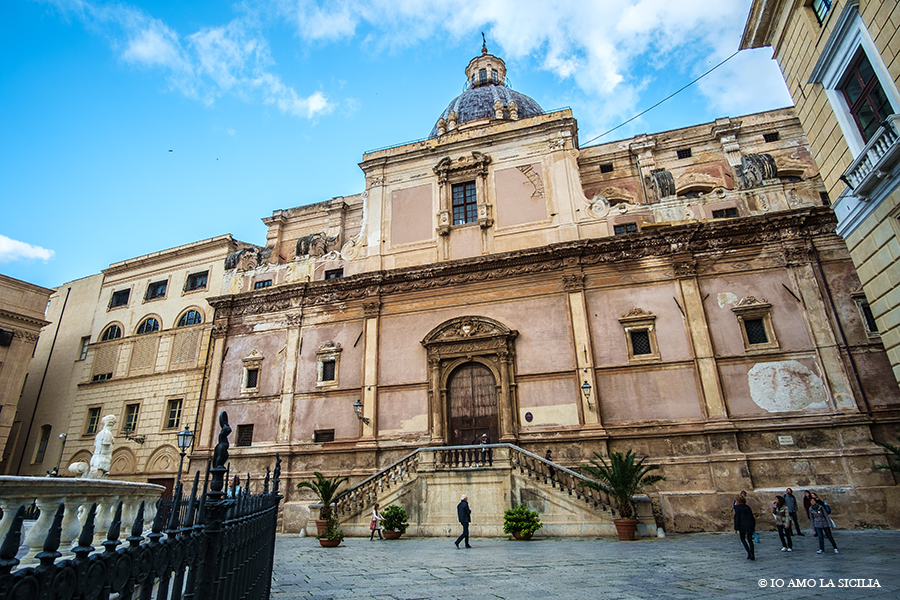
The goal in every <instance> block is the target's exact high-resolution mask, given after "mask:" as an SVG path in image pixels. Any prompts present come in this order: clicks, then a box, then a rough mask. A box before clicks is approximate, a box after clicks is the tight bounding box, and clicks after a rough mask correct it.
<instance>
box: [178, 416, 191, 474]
mask: <svg viewBox="0 0 900 600" xmlns="http://www.w3.org/2000/svg"><path fill="white" fill-rule="evenodd" d="M193 443H194V432H193V431H191V429H190V427H188V426H187V425H185V426H184V429H183V430H182V431H179V432H178V447H179V448H181V462H179V463H178V481H181V467H183V466H184V454H185V453H186V452H187V449H188V448H190V447H191V444H193Z"/></svg>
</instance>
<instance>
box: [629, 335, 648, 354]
mask: <svg viewBox="0 0 900 600" xmlns="http://www.w3.org/2000/svg"><path fill="white" fill-rule="evenodd" d="M630 333H631V350H632V353H633V354H634V355H635V356H638V355H639V354H653V349H652V348H651V347H650V332H649V331H647V330H646V329H636V330H632V331H631V332H630Z"/></svg>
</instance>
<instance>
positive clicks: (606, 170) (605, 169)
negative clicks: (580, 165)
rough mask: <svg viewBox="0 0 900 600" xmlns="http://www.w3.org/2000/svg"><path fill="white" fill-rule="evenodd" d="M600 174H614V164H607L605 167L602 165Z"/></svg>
mask: <svg viewBox="0 0 900 600" xmlns="http://www.w3.org/2000/svg"><path fill="white" fill-rule="evenodd" d="M600 172H601V173H612V172H613V166H612V163H606V164H605V165H600Z"/></svg>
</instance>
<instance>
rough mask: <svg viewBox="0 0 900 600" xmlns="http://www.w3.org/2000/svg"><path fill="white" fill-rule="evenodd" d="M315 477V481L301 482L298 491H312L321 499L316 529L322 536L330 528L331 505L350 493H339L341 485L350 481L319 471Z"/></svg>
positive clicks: (346, 491)
mask: <svg viewBox="0 0 900 600" xmlns="http://www.w3.org/2000/svg"><path fill="white" fill-rule="evenodd" d="M313 475H314V476H315V480H313V481H301V482H300V483H298V484H297V489H298V490H299V489H301V488H307V489H310V490H312V491H313V492H315V494H316V496H318V497H319V502H321V504H322V508H320V509H319V518H318V519H316V528H317V533H318V534H319V535H320V536H321V535H322V534H323V533H325V531H326V530H327V529H328V527H329V520H330V519H331V514H332V509H331V505H332V504H334V503H335V502H337V501H338V500H340V499H341V498H343V497H344V496H345V495H346V494H348V493H349V492H350V490H349V489H347V490H341V491H340V492H339V491H338V488H339V487H341V484H343V483H346V482H348V481H349V480H350V479H349V478H348V477H333V478H328V477H325V476H324V475H322V474H321V473H319V472H318V471H315V472H314V473H313ZM335 526H337V520H335ZM338 543H340V542H338ZM335 545H337V544H335Z"/></svg>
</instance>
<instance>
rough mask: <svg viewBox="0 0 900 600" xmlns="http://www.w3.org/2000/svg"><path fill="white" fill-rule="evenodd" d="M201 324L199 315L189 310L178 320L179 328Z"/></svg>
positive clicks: (201, 320) (201, 318) (201, 319)
mask: <svg viewBox="0 0 900 600" xmlns="http://www.w3.org/2000/svg"><path fill="white" fill-rule="evenodd" d="M202 322H203V317H202V316H200V313H199V312H198V311H196V310H189V311H187V312H186V313H184V314H183V315H181V318H180V319H178V326H179V327H186V326H188V325H199V324H200V323H202Z"/></svg>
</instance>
